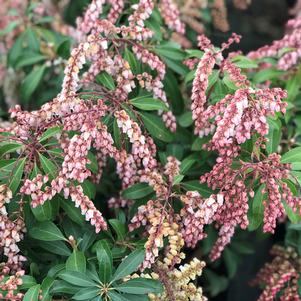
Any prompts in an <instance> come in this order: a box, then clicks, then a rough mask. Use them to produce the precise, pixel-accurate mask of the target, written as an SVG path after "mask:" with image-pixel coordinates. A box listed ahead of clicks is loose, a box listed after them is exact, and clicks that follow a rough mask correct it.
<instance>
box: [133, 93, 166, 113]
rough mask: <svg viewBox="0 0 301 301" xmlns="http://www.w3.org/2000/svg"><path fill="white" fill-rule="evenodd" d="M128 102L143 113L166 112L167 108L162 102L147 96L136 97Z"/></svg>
mask: <svg viewBox="0 0 301 301" xmlns="http://www.w3.org/2000/svg"><path fill="white" fill-rule="evenodd" d="M129 102H130V104H132V105H133V106H134V107H136V108H138V109H141V110H144V111H154V110H162V111H168V107H167V106H166V104H165V103H164V102H163V101H162V100H160V99H156V98H152V97H148V96H142V97H136V98H133V99H130V101H129Z"/></svg>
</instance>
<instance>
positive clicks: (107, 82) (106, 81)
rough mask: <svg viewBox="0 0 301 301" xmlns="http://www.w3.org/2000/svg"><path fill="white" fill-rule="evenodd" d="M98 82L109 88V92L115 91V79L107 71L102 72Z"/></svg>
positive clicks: (97, 77) (98, 76)
mask: <svg viewBox="0 0 301 301" xmlns="http://www.w3.org/2000/svg"><path fill="white" fill-rule="evenodd" d="M96 80H97V82H99V83H100V84H102V85H103V86H105V87H106V88H108V89H109V90H114V89H115V82H114V79H113V77H112V76H111V75H110V74H109V73H107V72H106V71H103V72H101V73H100V74H98V75H97V76H96Z"/></svg>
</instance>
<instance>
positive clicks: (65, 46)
mask: <svg viewBox="0 0 301 301" xmlns="http://www.w3.org/2000/svg"><path fill="white" fill-rule="evenodd" d="M70 48H71V41H70V39H67V40H65V41H63V42H61V44H59V45H58V47H57V49H56V53H57V54H58V55H59V56H60V57H62V58H63V59H66V60H67V59H68V58H69V57H70Z"/></svg>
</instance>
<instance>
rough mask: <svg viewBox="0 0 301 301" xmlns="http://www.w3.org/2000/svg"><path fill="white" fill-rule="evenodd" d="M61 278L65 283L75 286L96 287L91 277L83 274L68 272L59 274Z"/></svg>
mask: <svg viewBox="0 0 301 301" xmlns="http://www.w3.org/2000/svg"><path fill="white" fill-rule="evenodd" d="M59 277H60V278H61V279H63V280H64V281H66V282H68V283H70V284H73V285H75V286H80V287H91V286H92V287H93V286H96V285H97V284H96V282H94V281H93V280H92V279H91V278H90V277H88V276H87V275H86V274H84V273H81V272H75V271H66V272H62V273H60V274H59Z"/></svg>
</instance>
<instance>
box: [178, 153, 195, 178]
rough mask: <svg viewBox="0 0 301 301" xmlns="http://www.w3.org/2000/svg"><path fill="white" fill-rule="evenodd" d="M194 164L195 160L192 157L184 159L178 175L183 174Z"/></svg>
mask: <svg viewBox="0 0 301 301" xmlns="http://www.w3.org/2000/svg"><path fill="white" fill-rule="evenodd" d="M196 162H197V159H195V158H193V157H192V156H189V157H187V158H185V159H184V160H183V161H182V162H181V166H180V173H181V174H185V173H186V172H187V171H188V170H189V169H190V168H191V167H192V166H193V165H194V164H195V163H196Z"/></svg>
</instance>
